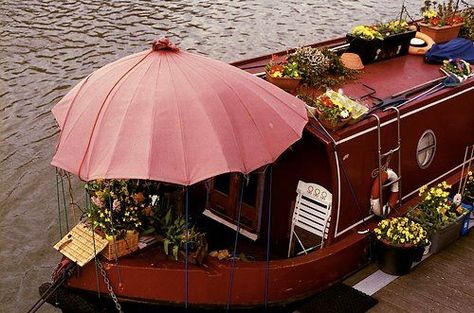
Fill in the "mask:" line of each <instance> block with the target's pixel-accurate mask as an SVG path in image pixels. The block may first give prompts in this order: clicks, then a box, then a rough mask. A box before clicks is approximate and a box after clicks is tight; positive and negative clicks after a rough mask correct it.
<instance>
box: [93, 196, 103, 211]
mask: <svg viewBox="0 0 474 313" xmlns="http://www.w3.org/2000/svg"><path fill="white" fill-rule="evenodd" d="M91 200H92V203H94V204H95V205H96V206H97V207H99V208H103V207H104V202H103V201H102V200H101V199H100V198H99V197H96V196H93V197H91Z"/></svg>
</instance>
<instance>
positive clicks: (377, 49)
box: [346, 31, 416, 64]
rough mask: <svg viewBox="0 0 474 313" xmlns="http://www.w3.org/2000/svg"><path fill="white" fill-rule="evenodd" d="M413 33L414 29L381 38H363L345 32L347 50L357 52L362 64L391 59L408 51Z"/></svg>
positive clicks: (414, 32)
mask: <svg viewBox="0 0 474 313" xmlns="http://www.w3.org/2000/svg"><path fill="white" fill-rule="evenodd" d="M415 34H416V31H408V32H406V33H402V34H395V35H391V36H387V37H385V38H384V39H383V40H380V39H374V40H365V39H362V38H360V37H355V36H353V35H352V34H347V36H346V38H347V41H348V42H349V45H350V46H349V49H348V50H347V52H352V53H356V54H358V55H359V56H360V58H361V59H362V62H363V63H364V64H369V63H373V62H377V61H381V60H386V59H391V58H394V57H397V56H401V55H406V54H407V53H408V48H409V47H410V40H411V39H412V38H413V37H415Z"/></svg>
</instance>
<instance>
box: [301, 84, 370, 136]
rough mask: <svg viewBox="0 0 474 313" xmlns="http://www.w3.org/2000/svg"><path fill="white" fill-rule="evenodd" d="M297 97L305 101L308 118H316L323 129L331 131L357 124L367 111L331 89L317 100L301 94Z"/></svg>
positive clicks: (364, 107)
mask: <svg viewBox="0 0 474 313" xmlns="http://www.w3.org/2000/svg"><path fill="white" fill-rule="evenodd" d="M298 97H299V98H300V99H302V100H303V101H305V103H306V109H307V110H308V116H309V117H313V118H317V119H318V120H319V121H320V122H321V124H322V125H323V126H324V127H326V128H329V129H331V130H337V129H339V128H341V127H343V126H344V125H345V124H347V123H349V124H351V123H355V122H357V121H358V120H360V119H361V118H362V117H363V116H364V115H365V114H366V113H367V111H368V108H367V107H366V106H363V105H361V104H360V103H358V102H356V101H354V100H352V99H350V98H349V97H347V96H345V95H343V94H342V93H340V92H336V91H334V90H332V89H328V90H327V91H326V92H325V93H324V94H322V95H320V96H318V97H317V98H313V97H310V96H307V95H302V94H300V95H298Z"/></svg>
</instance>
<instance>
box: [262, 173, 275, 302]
mask: <svg viewBox="0 0 474 313" xmlns="http://www.w3.org/2000/svg"><path fill="white" fill-rule="evenodd" d="M268 179H269V187H268V211H267V214H268V221H267V251H266V263H265V290H264V304H265V309H267V308H268V286H269V279H270V242H271V241H270V237H271V225H272V180H273V167H272V165H271V164H270V168H269V173H268Z"/></svg>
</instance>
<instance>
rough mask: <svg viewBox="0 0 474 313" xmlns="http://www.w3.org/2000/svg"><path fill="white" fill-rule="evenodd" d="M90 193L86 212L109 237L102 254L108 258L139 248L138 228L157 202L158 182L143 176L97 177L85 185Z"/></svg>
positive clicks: (145, 223)
mask: <svg viewBox="0 0 474 313" xmlns="http://www.w3.org/2000/svg"><path fill="white" fill-rule="evenodd" d="M85 189H86V191H87V193H88V195H89V196H90V205H88V207H87V208H86V216H87V218H88V220H89V223H90V224H91V226H92V227H93V229H95V230H96V232H97V233H98V234H100V235H102V236H103V237H105V238H106V239H107V240H108V241H109V245H108V246H107V248H106V249H105V250H103V251H102V254H103V255H104V256H105V257H106V258H107V259H109V260H112V259H115V258H118V257H121V256H124V255H127V254H130V253H132V252H134V251H136V250H137V249H138V237H139V232H140V231H142V230H143V229H144V227H145V226H147V224H148V221H149V218H150V216H152V215H153V212H154V210H155V208H156V206H157V205H158V198H159V197H158V196H157V195H154V194H152V193H153V192H152V191H155V190H156V189H157V186H156V183H154V182H150V181H142V180H123V179H107V180H106V179H97V180H94V181H90V182H88V183H87V184H86V185H85Z"/></svg>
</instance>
